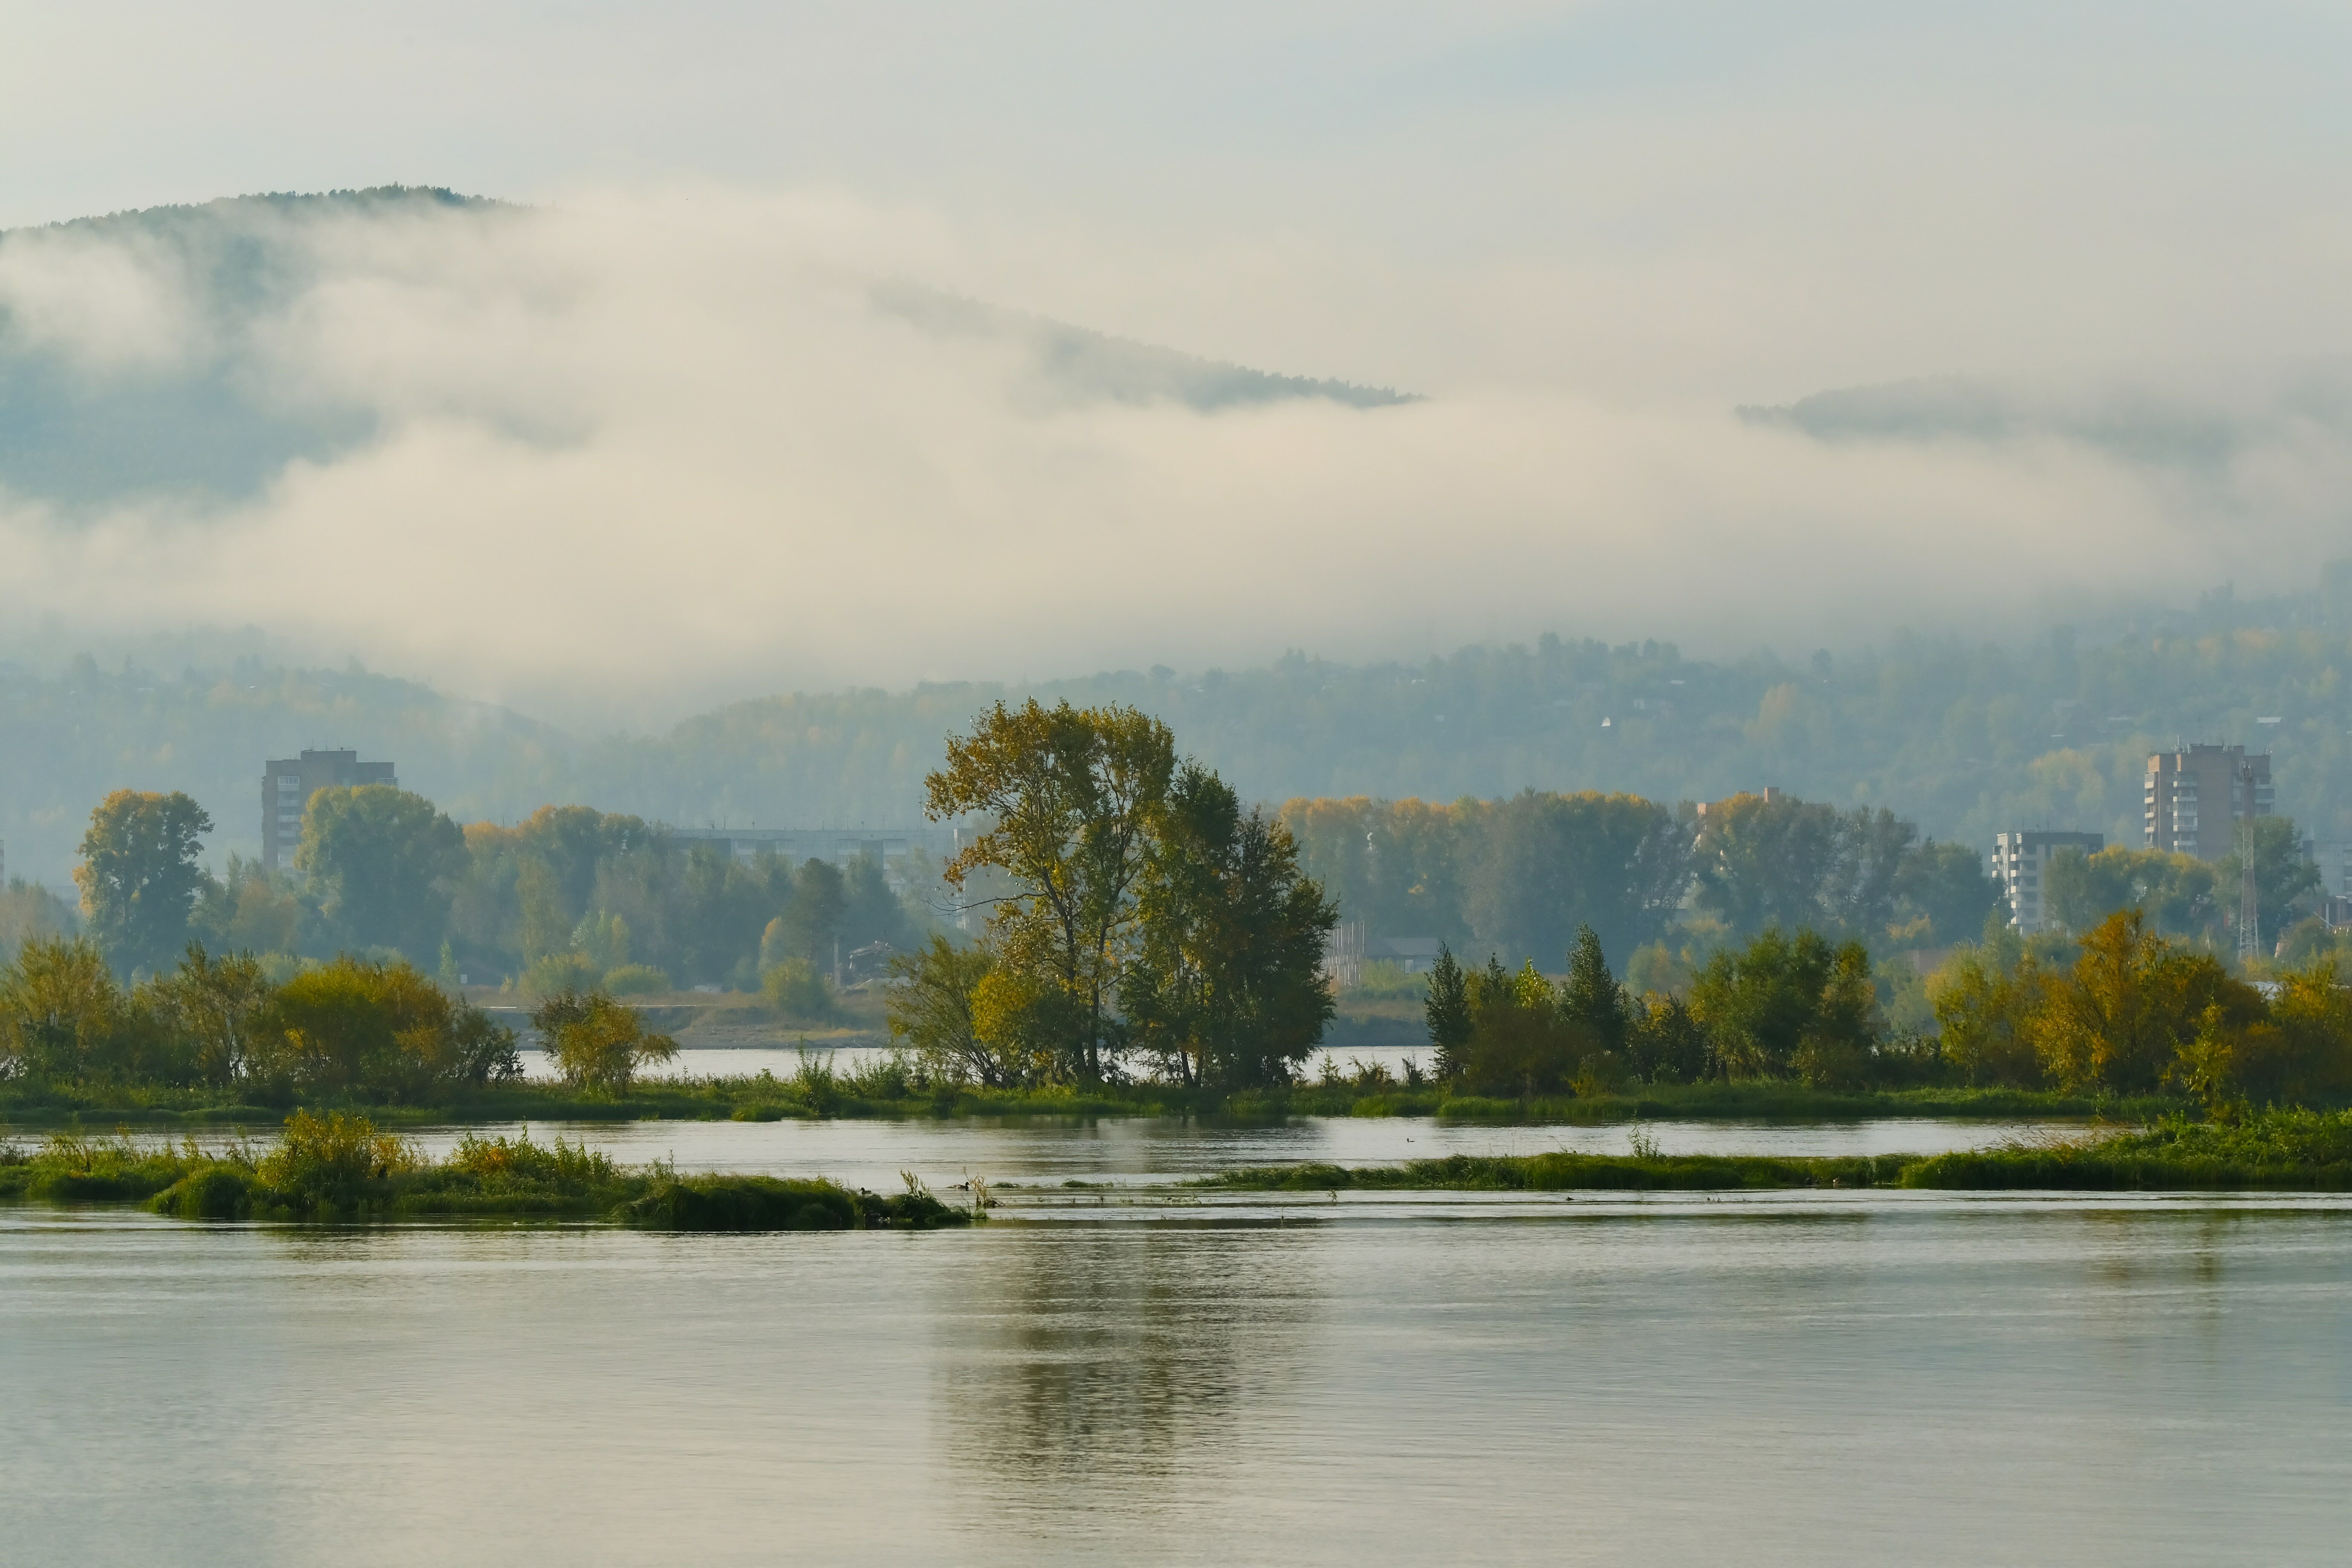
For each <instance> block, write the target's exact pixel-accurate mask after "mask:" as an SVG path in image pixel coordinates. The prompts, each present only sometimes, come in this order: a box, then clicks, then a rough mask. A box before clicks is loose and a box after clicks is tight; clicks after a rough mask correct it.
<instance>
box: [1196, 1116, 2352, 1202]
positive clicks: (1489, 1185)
mask: <svg viewBox="0 0 2352 1568" xmlns="http://www.w3.org/2000/svg"><path fill="white" fill-rule="evenodd" d="M1194 1185H1197V1186H1202V1187H1211V1188H1219V1189H1223V1190H1225V1191H1229V1192H1236V1191H1237V1192H1337V1191H1339V1190H1340V1189H1342V1188H1347V1189H1355V1190H1372V1191H1380V1190H1389V1191H1403V1190H1419V1191H1453V1192H1572V1191H1586V1190H1600V1191H1612V1190H1613V1191H1621V1192H1676V1191H1687V1192H1699V1191H1707V1192H1723V1191H1733V1190H1738V1189H1742V1188H1746V1189H1755V1190H1760V1189H1768V1188H1802V1187H1814V1188H1827V1187H1912V1188H1931V1189H1946V1190H1974V1191H1993V1190H2008V1191H2046V1190H2053V1189H2054V1190H2061V1191H2084V1192H2126V1191H2147V1192H2237V1191H2272V1192H2347V1191H2352V1111H2337V1112H2332V1113H2331V1112H2322V1111H2313V1110H2273V1111H2265V1112H2263V1113H2260V1114H2255V1115H2243V1116H2239V1117H2236V1118H2233V1119H2231V1120H2230V1121H2210V1122H2192V1121H2185V1120H2181V1119H2177V1118H2176V1119H2168V1120H2167V1121H2162V1122H2159V1123H2158V1124H2157V1125H2156V1126H2154V1127H2151V1128H2148V1129H2147V1130H2146V1131H2136V1132H2127V1131H2117V1132H2115V1133H2112V1134H2109V1135H2107V1136H2105V1137H2093V1138H2089V1139H2085V1140H2083V1141H2081V1142H2067V1143H2062V1142H2049V1143H2011V1144H2007V1145H2003V1146H2001V1147H1998V1148H1993V1149H1985V1150H1976V1151H1970V1152H1964V1153H1955V1154H1937V1155H1932V1156H1928V1155H1918V1154H1881V1155H1875V1156H1872V1155H1841V1156H1835V1157H1831V1158H1816V1159H1780V1158H1771V1157H1767V1156H1762V1155H1748V1154H1662V1153H1658V1152H1643V1153H1635V1154H1623V1155H1612V1154H1576V1153H1570V1152H1565V1151H1562V1152H1554V1153H1549V1154H1524V1155H1474V1154H1454V1155H1450V1156H1448V1157H1447V1158H1444V1159H1442V1160H1415V1161H1412V1162H1409V1163H1405V1164H1402V1165H1374V1166H1358V1167H1355V1168H1352V1169H1351V1168H1349V1167H1345V1166H1339V1165H1324V1164H1313V1165H1264V1166H1257V1167H1254V1168H1249V1169H1244V1170H1236V1171H1227V1172H1224V1173H1221V1174H1219V1175H1215V1176H1209V1177H1204V1178H1202V1180H1201V1181H1199V1182H1197V1183H1195V1184H1194Z"/></svg>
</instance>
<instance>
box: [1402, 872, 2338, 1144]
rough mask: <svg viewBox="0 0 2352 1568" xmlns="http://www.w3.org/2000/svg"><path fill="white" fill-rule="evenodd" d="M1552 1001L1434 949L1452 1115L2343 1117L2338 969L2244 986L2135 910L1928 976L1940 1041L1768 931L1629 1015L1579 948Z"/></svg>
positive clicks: (1862, 986) (1610, 982)
mask: <svg viewBox="0 0 2352 1568" xmlns="http://www.w3.org/2000/svg"><path fill="white" fill-rule="evenodd" d="M1568 970H1569V972H1568V974H1567V976H1566V977H1565V979H1564V980H1563V981H1561V982H1559V983H1558V984H1555V983H1554V982H1552V981H1551V980H1550V979H1549V978H1548V977H1546V976H1545V975H1543V974H1540V973H1538V972H1537V970H1536V967H1535V965H1534V964H1533V963H1531V962H1530V963H1527V964H1525V965H1523V966H1522V967H1521V968H1520V969H1519V970H1518V972H1517V973H1511V972H1509V971H1507V970H1506V969H1505V968H1504V967H1503V966H1502V965H1501V964H1500V963H1497V962H1496V961H1493V960H1491V959H1490V960H1489V961H1488V963H1487V965H1486V968H1485V969H1484V970H1483V971H1468V970H1465V969H1464V968H1463V967H1462V966H1460V965H1459V964H1457V963H1455V962H1454V958H1453V956H1452V954H1451V953H1450V952H1444V951H1443V950H1441V952H1440V954H1439V959H1438V963H1437V965H1436V968H1435V970H1434V971H1433V973H1432V974H1431V976H1430V980H1429V984H1428V994H1427V998H1426V1001H1425V1004H1424V1008H1425V1013H1426V1017H1427V1026H1428V1032H1429V1037H1430V1041H1431V1045H1432V1049H1433V1055H1432V1064H1431V1069H1430V1070H1431V1074H1432V1076H1433V1079H1435V1080H1436V1081H1437V1082H1438V1083H1439V1084H1441V1085H1444V1086H1445V1087H1447V1088H1450V1089H1453V1090H1454V1092H1456V1093H1458V1094H1461V1095H1464V1096H1467V1097H1477V1096H1484V1097H1488V1098H1507V1097H1511V1096H1513V1095H1515V1094H1516V1095H1517V1098H1519V1099H1520V1100H1521V1101H1522V1102H1523V1103H1526V1104H1528V1105H1529V1106H1530V1107H1532V1105H1533V1104H1534V1103H1535V1102H1536V1101H1537V1100H1539V1099H1542V1098H1544V1097H1546V1096H1559V1095H1563V1094H1572V1095H1574V1096H1576V1097H1577V1098H1580V1099H1586V1098H1603V1097H1609V1096H1616V1097H1621V1098H1622V1097H1623V1096H1625V1095H1627V1094H1629V1093H1633V1092H1635V1089H1634V1087H1633V1086H1637V1085H1638V1086H1641V1088H1642V1089H1643V1091H1646V1092H1648V1093H1652V1094H1654V1093H1656V1092H1657V1091H1658V1090H1660V1089H1665V1088H1668V1087H1670V1086H1675V1085H1681V1084H1690V1085H1696V1084H1701V1083H1707V1082H1717V1083H1723V1084H1727V1085H1736V1084H1741V1083H1748V1084H1759V1085H1761V1084H1774V1085H1782V1086H1796V1087H1799V1088H1801V1089H1810V1090H1813V1091H1817V1092H1821V1093H1825V1094H1851V1093H1855V1092H1867V1091H1881V1092H1884V1091H1887V1090H1906V1089H1925V1090H1947V1091H1948V1090H1952V1089H1964V1088H1974V1089H2011V1090H2016V1091H2021V1092H2025V1093H2055V1094H2057V1095H2061V1096H2065V1097H2069V1098H2076V1099H2083V1098H2088V1099H2113V1098H2130V1099H2148V1098H2151V1097H2158V1096H2171V1097H2179V1098H2184V1099H2188V1100H2194V1101H2196V1102H2198V1103H2200V1104H2202V1105H2203V1106H2205V1107H2206V1108H2207V1109H2208V1110H2220V1109H2221V1108H2222V1107H2225V1106H2228V1105H2231V1104H2234V1103H2236V1102H2239V1101H2247V1102H2251V1103H2255V1104H2282V1105H2286V1104H2310V1105H2333V1104H2341V1103H2343V1102H2345V1101H2346V1100H2347V1099H2352V989H2347V987H2346V985H2345V984H2344V983H2343V981H2342V979H2341V977H2340V975H2339V973H2338V971H2337V968H2336V962H2335V960H2334V959H2332V958H2325V957H2323V958H2320V959H2317V960H2315V961H2314V962H2313V963H2311V964H2309V965H2308V966H2306V967H2305V968H2303V969H2299V970H2292V971H2287V972H2285V973H2283V974H2282V975H2281V976H2280V977H2279V978H2278V979H2276V980H2275V981H2271V982H2267V983H2265V984H2263V985H2259V986H2258V985H2256V984H2252V983H2249V982H2248V981H2245V980H2243V979H2241V978H2239V977H2237V976H2235V975H2233V974H2231V973H2230V971H2229V970H2228V969H2227V968H2226V967H2224V966H2223V964H2222V963H2221V962H2220V960H2218V959H2217V958H2215V957H2214V956H2213V955H2212V954H2211V953H2210V952H2204V951H2202V950H2200V949H2199V948H2197V947H2195V946H2193V945H2190V944H2188V943H2184V942H2174V941H2170V940H2168V939H2167V938H2165V937H2162V936H2160V935H2158V933H2157V932H2155V931H2152V930H2151V929H2149V927H2148V924H2147V921H2146V919H2145V917H2144V916H2143V915H2142V914H2141V913H2140V912H2139V911H2138V910H2123V911H2118V912H2117V913H2116V914H2113V915H2110V916H2108V917H2107V918H2106V919H2105V920H2104V921H2101V922H2100V923H2099V924H2098V925H2097V926H2095V927H2094V928H2093V929H2092V930H2091V931H2087V932H2086V933H2084V936H2083V939H2082V941H2081V942H2080V943H2079V944H2066V943H2060V942H2037V943H2028V942H2024V941H2023V940H2021V939H2020V938H2019V937H2018V936H2016V935H2015V934H2014V933H2013V932H2010V931H2006V930H2005V929H2001V930H1997V931H1994V932H1993V933H1992V934H1991V935H1990V939H1989V940H1988V941H1987V942H1986V943H1985V944H1984V945H1983V946H1982V947H1975V946H1967V947H1962V948H1960V949H1958V950H1956V951H1955V952H1954V953H1953V955H1952V956H1951V957H1950V958H1949V959H1948V961H1947V962H1946V963H1944V964H1943V965H1942V966H1940V967H1939V968H1938V969H1937V972H1936V973H1934V974H1933V975H1932V976H1930V977H1929V981H1928V985H1927V998H1928V1005H1929V1006H1930V1007H1931V1008H1932V1016H1933V1020H1934V1023H1935V1025H1936V1026H1937V1028H1936V1031H1935V1032H1934V1033H1932V1034H1930V1033H1927V1032H1924V1031H1919V1030H1914V1029H1906V1028H1901V1027H1897V1026H1894V1025H1893V1024H1892V1023H1891V1021H1890V1019H1889V1018H1888V1016H1887V1012H1886V1009H1885V1008H1884V1007H1883V1006H1882V1005H1881V1004H1880V1002H1879V999H1878V993H1877V989H1876V986H1875V984H1874V973H1873V965H1872V963H1871V958H1870V954H1869V952H1868V950H1867V949H1866V948H1865V947H1864V945H1863V944H1862V943H1860V942H1843V943H1832V942H1830V941H1829V940H1828V939H1826V938H1824V937H1822V936H1821V935H1820V934H1818V933H1816V932H1813V931H1797V932H1795V933H1794V934H1793V935H1790V934H1784V933H1783V932H1782V931H1780V930H1779V929H1778V928H1768V929H1767V930H1766V931H1763V932H1762V933H1761V934H1759V936H1757V937H1756V938H1755V939H1754V940H1752V941H1750V942H1748V943H1747V944H1745V945H1744V946H1739V947H1727V948H1723V949H1719V950H1717V952H1715V953H1714V954H1713V955H1712V956H1710V957H1709V959H1708V960H1707V962H1706V965H1705V966H1704V967H1703V968H1701V969H1700V970H1698V972H1697V973H1696V974H1695V975H1694V976H1693V977H1692V978H1691V980H1690V982H1689V983H1688V984H1687V985H1686V986H1685V987H1684V988H1683V989H1680V990H1676V991H1667V992H1657V991H1651V992H1648V993H1645V994H1642V995H1639V996H1636V995H1634V994H1633V992H1632V989H1631V988H1630V987H1629V986H1626V985H1624V984H1620V983H1619V982H1618V981H1617V980H1616V979H1615V978H1614V977H1613V976H1612V974H1611V973H1610V972H1609V969H1608V966H1607V965H1606V964H1605V963H1603V962H1602V960H1601V950H1600V944H1599V942H1598V941H1597V940H1596V939H1595V938H1594V935H1593V933H1592V931H1591V929H1590V928H1586V929H1584V930H1583V931H1580V932H1579V934H1578V937H1577V941H1576V945H1575V948H1574V951H1573V952H1571V954H1570V960H1569V965H1568Z"/></svg>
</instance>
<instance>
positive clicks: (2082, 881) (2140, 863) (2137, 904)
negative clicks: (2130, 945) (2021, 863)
mask: <svg viewBox="0 0 2352 1568" xmlns="http://www.w3.org/2000/svg"><path fill="white" fill-rule="evenodd" d="M2217 885H2218V884H2217V879H2216V874H2215V868H2213V867H2211V866H2209V865H2207V864H2206V863H2205V862H2204V861H2202V860H2200V859H2198V858H2196V857H2195V856H2193V855H2174V854H2169V853H2167V852H2166V851H2164V850H2161V849H2128V848H2126V847H2124V846H2122V845H2120V844H2117V845H2110V846H2109V847H2106V848H2105V849H2102V850H2100V851H2099V852H2098V853H2097V854H2095V855H2085V854H2084V852H2083V851H2082V850H2080V849H2061V850H2059V851H2058V852H2057V853H2056V854H2054V855H2053V856H2052V857H2051V858H2050V864H2049V866H2048V867H2047V868H2045V869H2044V870H2043V872H2042V901H2043V906H2044V908H2046V909H2047V910H2048V911H2049V913H2050V917H2051V918H2052V919H2053V920H2054V921H2057V922H2058V923H2059V924H2061V925H2063V926H2064V927H2065V928H2066V929H2067V930H2069V931H2089V930H2090V929H2091V928H2092V927H2094V926H2095V925H2097V924H2098V923H2099V922H2100V921H2104V920H2105V919H2106V918H2107V917H2108V916H2110V915H2112V914H2115V913H2116V912H2117V911H2118V910H2136V911H2137V912H2138V913H2139V914H2140V915H2141V916H2142V917H2143V918H2144V919H2145V920H2146V921H2147V925H2148V926H2149V928H2150V929H2152V930H2154V931H2158V932H2161V933H2163V934H2165V935H2168V936H2184V937H2185V936H2195V935H2198V934H2200V933H2201V932H2204V931H2209V930H2210V929H2213V928H2214V927H2215V925H2216V924H2217V922H2218V921H2219V920H2220V918H2221V904H2220V902H2219V900H2218V899H2217V896H2216V888H2217ZM2231 902H2233V903H2234V902H2235V900H2234V898H2233V899H2232V900H2231Z"/></svg>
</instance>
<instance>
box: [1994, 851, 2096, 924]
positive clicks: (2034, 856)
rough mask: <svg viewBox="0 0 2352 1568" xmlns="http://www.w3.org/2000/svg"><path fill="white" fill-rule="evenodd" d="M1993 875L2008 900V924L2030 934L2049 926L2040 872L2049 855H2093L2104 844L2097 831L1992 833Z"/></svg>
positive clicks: (2002, 894)
mask: <svg viewBox="0 0 2352 1568" xmlns="http://www.w3.org/2000/svg"><path fill="white" fill-rule="evenodd" d="M1992 843H1993V849H1992V874H1993V879H1995V880H1996V881H1998V882H2000V890H2001V896H2002V897H2003V898H2004V899H2006V900H2008V901H2009V923H2010V924H2011V925H2013V926H2015V927H2016V928H2017V929H2018V930H2019V931H2023V932H2025V933H2026V934H2027V935H2029V936H2031V935H2032V934H2033V933H2034V932H2035V931H2046V930H2048V929H2049V928H2050V925H2051V923H2052V922H2051V919H2050V915H2049V910H2048V906H2047V905H2046V904H2045V903H2044V902H2043V900H2042V873H2043V872H2045V871H2047V870H2048V869H2049V868H2050V858H2051V857H2052V856H2053V855H2055V854H2057V853H2058V851H2060V850H2061V849H2080V850H2081V851H2082V852H2083V853H2084V854H2085V855H2096V854H2097V853H2098V852H2099V851H2100V850H2102V849H2104V848H2105V847H2106V843H2107V841H2106V838H2105V836H2103V835H2101V834H2096V833H2061V832H2050V831H2044V830H2042V829H2038V828H2037V829H2032V830H2029V831H2024V832H2011V833H1998V834H1995V835H1994V836H1993V841H1992Z"/></svg>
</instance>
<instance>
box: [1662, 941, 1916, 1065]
mask: <svg viewBox="0 0 2352 1568" xmlns="http://www.w3.org/2000/svg"><path fill="white" fill-rule="evenodd" d="M1869 977H1870V957H1869V954H1868V953H1867V952H1864V950H1863V948H1862V946H1861V944H1860V943H1858V942H1847V943H1843V944H1842V945H1840V946H1837V947H1832V945H1831V944H1830V942H1828V941H1827V940H1826V939H1824V938H1823V937H1822V936H1821V935H1820V934H1819V933H1817V932H1815V931H1799V932H1798V933H1797V934H1796V936H1795V937H1793V938H1791V937H1790V936H1788V935H1787V934H1785V933H1784V932H1782V931H1780V930H1779V929H1777V928H1774V929H1769V930H1767V931H1764V932H1763V933H1762V934H1760V935H1759V936H1758V937H1757V938H1756V939H1755V940H1754V941H1753V942H1749V943H1748V946H1747V948H1746V949H1745V950H1743V951H1738V952H1734V951H1732V950H1729V949H1726V950H1724V951H1722V952H1717V953H1716V954H1715V955H1714V956H1713V957H1712V958H1710V959H1709V960H1708V961H1707V964H1706V968H1705V969H1703V970H1702V971H1700V973H1699V977H1698V982H1697V984H1696V986H1694V987H1693V989H1692V993H1691V1010H1692V1012H1693V1013H1694V1014H1695V1015H1696V1016H1697V1017H1698V1019H1699V1020H1700V1021H1701V1022H1702V1023H1704V1024H1705V1025H1706V1026H1707V1028H1708V1030H1709V1032H1710V1033H1711V1034H1712V1035H1713V1037H1714V1039H1715V1046H1716V1057H1717V1060H1718V1061H1720V1062H1721V1063H1722V1065H1723V1068H1724V1069H1725V1071H1726V1072H1727V1073H1728V1074H1729V1075H1730V1076H1732V1077H1734V1078H1780V1077H1785V1076H1789V1075H1790V1074H1791V1073H1795V1074H1798V1075H1800V1076H1802V1077H1803V1078H1804V1079H1806V1081H1808V1082H1810V1083H1812V1084H1814V1085H1815V1087H1818V1088H1827V1087H1834V1086H1837V1085H1839V1084H1842V1083H1844V1082H1848V1081H1851V1080H1852V1079H1853V1075H1854V1074H1856V1073H1858V1072H1859V1071H1860V1070H1861V1067H1862V1063H1863V1061H1864V1058H1866V1057H1867V1056H1868V1054H1869V1052H1870V1050H1871V1047H1872V1046H1873V1045H1874V1043H1875V1041H1876V1038H1877V1018H1876V1003H1877V998H1876V994H1875V991H1874V990H1872V991H1869V993H1868V995H1867V997H1866V998H1865V995H1864V991H1865V988H1867V986H1868V982H1869Z"/></svg>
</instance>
